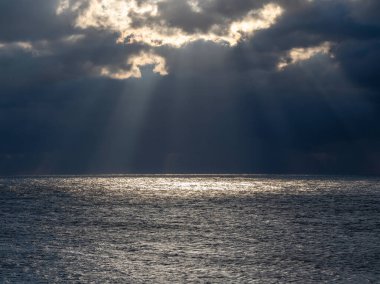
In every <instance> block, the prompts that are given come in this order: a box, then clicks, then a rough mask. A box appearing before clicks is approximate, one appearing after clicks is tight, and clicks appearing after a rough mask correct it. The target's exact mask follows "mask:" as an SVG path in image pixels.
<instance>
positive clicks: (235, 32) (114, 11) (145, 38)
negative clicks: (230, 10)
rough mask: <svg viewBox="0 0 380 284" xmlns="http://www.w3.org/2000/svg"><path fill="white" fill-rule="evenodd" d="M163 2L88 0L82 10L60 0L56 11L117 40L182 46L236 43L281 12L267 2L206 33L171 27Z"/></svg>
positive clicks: (194, 4)
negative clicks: (116, 35)
mask: <svg viewBox="0 0 380 284" xmlns="http://www.w3.org/2000/svg"><path fill="white" fill-rule="evenodd" d="M165 1H166V0H149V1H145V2H144V3H138V2H137V1H136V0H130V1H121V0H87V5H88V6H86V7H85V8H82V9H81V8H80V5H79V4H78V2H77V1H73V0H71V1H70V0H61V2H60V5H59V6H58V8H57V14H62V13H65V12H74V13H76V14H77V17H76V20H75V26H76V27H79V28H82V29H86V28H90V27H91V28H97V29H107V30H112V31H116V32H119V34H120V37H119V39H118V42H119V43H122V42H127V43H144V44H147V45H150V46H161V45H170V46H173V47H181V46H183V45H186V44H188V43H190V42H193V41H197V40H205V41H213V42H217V43H226V44H229V45H232V46H233V45H236V44H237V43H238V42H239V41H240V40H241V39H242V38H244V37H247V36H251V35H252V34H253V33H254V32H255V31H257V30H260V29H265V28H269V27H270V26H271V25H273V24H274V23H275V22H276V19H277V18H278V17H279V16H280V15H281V14H282V12H283V10H282V8H281V7H280V6H278V5H276V4H267V5H265V6H263V7H262V8H261V9H257V10H251V11H248V12H247V14H246V15H245V16H244V17H243V18H241V19H235V20H233V21H230V20H228V19H226V20H225V21H224V22H223V23H215V24H214V25H213V26H212V27H211V29H210V30H208V31H207V32H200V31H195V32H192V33H188V32H185V31H183V30H182V29H181V28H180V27H175V26H174V27H173V26H170V25H169V24H168V23H167V22H166V21H165V19H162V18H160V13H161V12H160V9H159V3H162V2H165ZM84 2H86V1H84ZM187 4H188V5H189V7H190V8H191V10H192V11H193V12H194V13H201V12H202V9H201V7H200V5H199V2H198V1H194V0H189V1H188V2H187ZM134 19H139V20H140V21H142V22H143V24H142V25H140V26H136V25H134Z"/></svg>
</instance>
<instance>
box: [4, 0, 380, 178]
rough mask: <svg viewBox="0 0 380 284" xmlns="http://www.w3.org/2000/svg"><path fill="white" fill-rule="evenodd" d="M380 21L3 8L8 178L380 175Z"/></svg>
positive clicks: (345, 5) (167, 6)
mask: <svg viewBox="0 0 380 284" xmlns="http://www.w3.org/2000/svg"><path fill="white" fill-rule="evenodd" d="M379 12H380V1H378V0H319V1H317V0H314V1H313V0H277V1H274V0H272V1H266V0H144V1H142V0H33V1H32V0H2V1H0V175H23V174H28V175H29V174H31V175H39V174H123V173H157V174H158V173H213V174H216V173H236V174H238V173H257V174H261V173H268V174H271V173H276V174H347V175H349V174H359V175H378V174H380V127H379V122H380V79H379V78H380V76H379V75H380V67H379V62H380V18H379V17H378V14H379Z"/></svg>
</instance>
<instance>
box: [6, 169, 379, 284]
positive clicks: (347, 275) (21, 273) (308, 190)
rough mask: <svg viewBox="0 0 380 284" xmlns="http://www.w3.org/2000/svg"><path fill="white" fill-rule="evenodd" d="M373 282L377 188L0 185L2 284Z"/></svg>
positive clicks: (352, 183) (260, 180)
mask: <svg viewBox="0 0 380 284" xmlns="http://www.w3.org/2000/svg"><path fill="white" fill-rule="evenodd" d="M61 282H65V283H88V282H92V283H189V282H190V283H191V282H196V283H207V282H209V283H289V282H298V283H380V180H379V179H376V178H355V177H313V176H291V177H285V176H134V177H131V176H104V177H100V176H98V177H23V178H22V177H18V178H0V283H61Z"/></svg>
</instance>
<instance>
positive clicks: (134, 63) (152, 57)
mask: <svg viewBox="0 0 380 284" xmlns="http://www.w3.org/2000/svg"><path fill="white" fill-rule="evenodd" d="M127 63H128V65H129V66H130V68H129V69H122V68H117V69H113V68H112V67H102V68H101V70H100V75H102V76H105V77H109V78H112V79H118V80H123V79H128V78H141V70H140V67H142V66H146V65H153V66H154V67H153V72H154V73H157V74H160V75H161V76H165V75H167V74H168V71H167V67H166V62H165V59H164V58H163V57H162V56H159V55H157V54H154V53H153V52H141V53H139V54H137V55H133V56H131V57H130V58H129V59H128V62H127Z"/></svg>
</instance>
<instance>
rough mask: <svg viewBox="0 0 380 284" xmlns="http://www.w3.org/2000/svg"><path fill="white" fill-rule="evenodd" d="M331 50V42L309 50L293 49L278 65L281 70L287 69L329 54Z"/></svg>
mask: <svg viewBox="0 0 380 284" xmlns="http://www.w3.org/2000/svg"><path fill="white" fill-rule="evenodd" d="M330 49H331V43H330V42H324V43H322V44H320V45H318V46H313V47H308V48H293V49H291V50H290V51H289V52H288V54H287V56H286V57H283V58H282V60H281V61H280V62H279V64H278V65H277V68H278V69H279V70H283V69H285V68H286V67H287V66H288V65H291V64H296V63H298V62H301V61H305V60H309V59H310V58H312V57H313V56H315V55H317V54H329V52H330Z"/></svg>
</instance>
